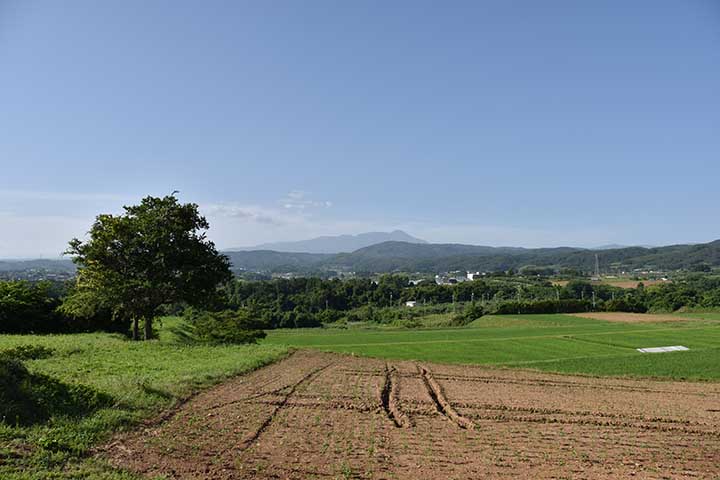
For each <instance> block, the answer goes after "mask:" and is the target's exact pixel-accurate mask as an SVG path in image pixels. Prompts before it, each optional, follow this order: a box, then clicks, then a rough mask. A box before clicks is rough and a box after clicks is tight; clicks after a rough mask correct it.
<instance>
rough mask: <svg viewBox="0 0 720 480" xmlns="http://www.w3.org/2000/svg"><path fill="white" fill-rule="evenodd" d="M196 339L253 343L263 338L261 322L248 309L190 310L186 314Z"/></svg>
mask: <svg viewBox="0 0 720 480" xmlns="http://www.w3.org/2000/svg"><path fill="white" fill-rule="evenodd" d="M186 320H187V321H188V323H189V324H190V327H191V330H192V336H193V337H194V339H195V340H196V341H199V342H205V343H211V344H224V343H230V344H241V343H255V342H257V341H258V340H260V339H261V338H265V332H264V331H263V330H262V323H261V322H260V321H258V320H257V317H256V316H255V315H254V313H253V312H252V311H251V310H249V309H243V308H241V309H238V310H225V311H222V312H205V311H203V312H197V311H192V312H189V313H188V314H187V315H186Z"/></svg>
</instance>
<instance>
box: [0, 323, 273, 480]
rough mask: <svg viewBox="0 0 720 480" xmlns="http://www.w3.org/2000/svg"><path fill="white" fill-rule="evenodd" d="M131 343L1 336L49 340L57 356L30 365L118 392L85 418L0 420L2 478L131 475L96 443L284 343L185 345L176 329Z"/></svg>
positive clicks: (0, 339)
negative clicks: (96, 456) (93, 453)
mask: <svg viewBox="0 0 720 480" xmlns="http://www.w3.org/2000/svg"><path fill="white" fill-rule="evenodd" d="M175 323H176V320H174V319H167V320H166V321H165V325H164V327H165V328H163V329H162V330H161V332H160V333H161V337H160V340H155V341H151V342H131V341H128V340H125V339H124V338H122V337H120V336H117V335H110V334H78V335H45V336H31V335H0V350H4V349H8V348H12V347H14V346H17V345H44V346H47V347H50V348H52V349H53V350H54V351H55V353H54V354H53V355H52V356H51V357H49V358H46V359H42V360H33V361H28V362H26V364H27V366H28V368H29V370H30V371H31V372H33V373H42V374H46V375H49V376H51V377H53V378H55V379H58V380H60V381H62V382H64V383H67V384H70V385H76V384H80V385H87V386H91V387H94V388H96V389H97V390H99V391H100V392H103V393H106V394H109V395H110V396H111V397H112V402H113V404H112V406H110V407H109V408H102V409H100V410H97V411H95V412H92V413H90V414H88V415H86V416H81V417H79V418H78V417H72V418H68V417H61V416H55V417H52V418H50V420H49V421H48V422H45V423H42V424H38V425H31V426H20V427H19V426H8V425H6V424H3V423H1V422H0V478H2V479H8V480H10V479H46V478H78V479H80V478H107V479H120V478H123V479H124V478H132V477H131V476H128V475H126V474H124V473H121V472H117V471H115V470H113V469H112V468H110V467H108V466H107V465H104V464H102V463H100V462H96V461H94V460H92V459H90V458H87V457H86V455H85V454H86V453H87V451H88V449H89V448H90V447H92V446H93V445H95V444H96V443H97V442H98V441H101V440H103V439H105V438H107V436H108V435H109V434H110V432H112V431H114V430H118V429H123V428H129V427H131V426H132V425H134V424H136V423H137V422H138V421H140V420H142V419H144V418H147V417H149V416H152V415H154V414H157V413H158V412H160V411H161V410H162V409H164V408H168V407H169V406H171V405H172V404H173V403H174V402H176V401H177V400H178V399H181V398H183V397H186V396H188V395H189V394H191V393H192V392H194V391H196V390H198V389H200V388H202V387H207V386H209V385H212V384H214V383H218V382H220V381H221V380H223V379H225V378H228V377H231V376H233V375H237V374H239V373H242V372H246V371H249V370H252V369H255V368H258V367H260V366H262V365H265V364H267V363H269V362H272V361H274V360H276V359H278V358H280V357H282V356H283V355H284V354H285V353H286V352H287V350H286V348H285V347H283V346H280V345H271V344H268V345H251V346H207V345H185V344H183V343H182V342H180V340H179V339H177V338H176V337H174V335H172V334H171V333H170V329H169V328H168V327H171V326H173V325H174V324H175Z"/></svg>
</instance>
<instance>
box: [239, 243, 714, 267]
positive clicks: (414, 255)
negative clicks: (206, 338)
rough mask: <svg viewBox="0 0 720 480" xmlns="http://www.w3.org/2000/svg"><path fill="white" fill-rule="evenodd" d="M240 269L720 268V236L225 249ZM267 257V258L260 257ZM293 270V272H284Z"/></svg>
mask: <svg viewBox="0 0 720 480" xmlns="http://www.w3.org/2000/svg"><path fill="white" fill-rule="evenodd" d="M225 254H226V255H228V256H229V257H230V259H231V262H232V263H233V266H234V267H235V268H247V269H254V270H263V271H282V270H283V267H285V266H289V265H293V270H294V271H301V272H313V271H319V270H350V271H356V272H373V273H388V272H393V271H404V272H424V273H433V272H434V273H437V272H442V271H452V270H479V271H498V270H507V269H511V268H512V269H519V268H522V267H526V266H537V267H555V268H557V269H561V268H573V269H579V270H582V271H585V272H592V271H593V270H594V266H595V257H596V255H597V256H598V258H599V261H600V266H601V270H605V271H607V270H610V269H612V270H632V269H635V268H646V269H654V270H678V269H689V268H693V267H695V266H698V265H708V266H711V267H713V266H714V267H720V240H716V241H713V242H709V243H704V244H678V245H668V246H664V247H650V248H647V247H624V248H617V249H607V250H595V249H590V248H578V247H552V248H522V247H488V246H479V245H463V244H453V243H450V244H435V243H427V244H412V243H407V242H393V241H390V242H383V243H379V244H375V245H370V246H367V247H363V248H360V249H358V250H355V251H353V252H349V253H340V254H313V253H305V255H304V256H300V255H301V254H299V253H297V252H278V251H273V252H268V251H244V252H225ZM260 257H264V258H260ZM285 271H290V270H285Z"/></svg>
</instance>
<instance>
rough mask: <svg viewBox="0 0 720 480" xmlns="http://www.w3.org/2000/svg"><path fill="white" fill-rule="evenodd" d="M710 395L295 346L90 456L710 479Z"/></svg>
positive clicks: (248, 466) (199, 472) (207, 469)
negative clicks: (296, 349)
mask: <svg viewBox="0 0 720 480" xmlns="http://www.w3.org/2000/svg"><path fill="white" fill-rule="evenodd" d="M719 405H720V385H717V384H712V383H705V384H697V383H681V382H657V381H638V380H619V379H600V378H590V377H575V376H562V375H553V374H542V373H535V372H524V371H517V370H495V369H488V368H483V367H472V366H449V365H434V364H425V363H423V364H417V363H415V362H389V363H386V362H385V361H382V360H377V359H369V358H357V357H351V356H342V355H335V354H329V353H320V352H304V351H303V352H297V353H295V354H293V355H292V356H290V357H289V358H288V359H286V360H283V361H281V362H279V363H276V364H274V365H271V366H269V367H266V368H263V369H261V370H258V371H256V372H253V373H251V374H249V375H246V376H242V377H238V378H236V379H234V380H232V381H230V382H228V383H226V384H224V385H221V386H219V387H216V388H214V389H212V390H209V391H207V392H205V393H202V394H200V395H198V396H197V397H195V398H193V399H191V400H190V401H188V402H187V403H186V404H184V405H183V406H182V407H181V408H179V409H178V410H177V411H176V412H175V414H174V415H172V416H170V417H169V418H167V419H166V420H165V421H164V422H163V423H160V424H157V425H154V426H151V425H149V426H148V427H146V428H145V429H142V430H138V431H135V432H132V433H128V434H123V435H120V436H117V437H116V438H115V439H114V440H113V442H112V443H110V444H109V445H107V446H106V447H104V449H103V451H102V452H100V455H101V456H103V457H105V458H108V459H109V460H110V461H111V462H112V463H113V464H115V465H117V466H120V467H124V468H127V469H130V470H132V471H134V472H137V473H140V474H143V475H146V476H148V477H155V476H163V477H164V478H165V477H167V478H182V479H190V478H192V479H206V478H218V479H235V478H239V479H244V478H260V479H270V478H282V479H285V478H289V479H308V478H374V479H379V478H398V479H404V478H429V479H448V478H528V477H531V476H532V477H535V478H593V479H595V478H607V479H609V478H629V477H634V478H653V479H654V478H657V479H660V478H717V477H718V476H720V406H719Z"/></svg>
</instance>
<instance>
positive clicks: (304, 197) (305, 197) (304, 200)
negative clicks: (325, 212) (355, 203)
mask: <svg viewBox="0 0 720 480" xmlns="http://www.w3.org/2000/svg"><path fill="white" fill-rule="evenodd" d="M309 197H310V194H309V193H308V192H305V191H303V190H292V191H290V192H288V194H287V195H285V197H284V198H282V199H281V200H280V204H281V205H282V206H283V207H284V208H286V209H296V210H305V209H308V208H329V207H332V205H333V204H332V202H330V201H327V200H324V201H319V200H313V199H311V198H309Z"/></svg>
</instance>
